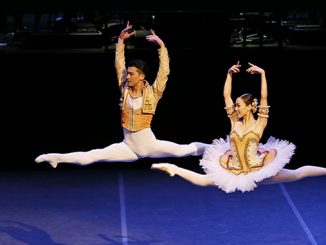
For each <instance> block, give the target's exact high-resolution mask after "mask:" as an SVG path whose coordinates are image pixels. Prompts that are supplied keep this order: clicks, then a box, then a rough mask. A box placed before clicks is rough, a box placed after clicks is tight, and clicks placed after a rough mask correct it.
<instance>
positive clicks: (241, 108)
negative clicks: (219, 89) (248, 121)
mask: <svg viewBox="0 0 326 245" xmlns="http://www.w3.org/2000/svg"><path fill="white" fill-rule="evenodd" d="M235 111H236V112H237V115H238V118H243V117H244V116H245V115H246V114H247V113H250V112H251V105H246V103H245V102H244V101H243V99H241V98H240V97H239V98H237V100H236V102H235Z"/></svg>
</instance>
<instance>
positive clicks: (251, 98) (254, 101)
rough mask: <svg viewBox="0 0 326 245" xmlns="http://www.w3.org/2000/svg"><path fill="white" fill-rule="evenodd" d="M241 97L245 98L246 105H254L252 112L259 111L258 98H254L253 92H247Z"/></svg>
mask: <svg viewBox="0 0 326 245" xmlns="http://www.w3.org/2000/svg"><path fill="white" fill-rule="evenodd" d="M240 98H241V99H242V100H243V102H244V103H245V104H246V105H251V106H252V109H251V110H252V112H253V113H255V112H256V111H257V107H258V100H257V99H256V98H254V96H253V95H252V94H249V93H246V94H243V95H241V96H240Z"/></svg>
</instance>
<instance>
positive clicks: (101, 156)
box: [35, 142, 139, 168]
mask: <svg viewBox="0 0 326 245" xmlns="http://www.w3.org/2000/svg"><path fill="white" fill-rule="evenodd" d="M138 159H139V158H138V156H137V155H136V154H135V153H134V152H133V151H132V150H131V149H130V148H129V147H128V146H127V145H126V144H125V143H124V142H121V143H115V144H112V145H110V146H108V147H106V148H103V149H94V150H90V151H86V152H82V151H80V152H71V153H49V154H42V155H40V156H38V157H37V158H36V159H35V162H37V163H40V162H49V164H50V165H51V166H52V167H53V168H56V167H57V165H58V163H61V162H64V163H71V164H77V165H88V164H91V163H95V162H99V161H103V162H133V161H136V160H138Z"/></svg>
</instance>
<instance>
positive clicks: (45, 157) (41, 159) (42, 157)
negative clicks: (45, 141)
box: [35, 154, 58, 168]
mask: <svg viewBox="0 0 326 245" xmlns="http://www.w3.org/2000/svg"><path fill="white" fill-rule="evenodd" d="M35 162H36V163H41V162H48V163H49V164H50V165H51V166H52V167H53V168H56V167H57V166H58V162H57V161H55V160H54V159H51V156H49V155H48V154H42V155H40V156H38V157H37V158H35Z"/></svg>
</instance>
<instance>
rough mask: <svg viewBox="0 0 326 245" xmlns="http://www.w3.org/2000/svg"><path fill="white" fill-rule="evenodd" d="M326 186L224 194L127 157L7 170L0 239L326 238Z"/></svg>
mask: <svg viewBox="0 0 326 245" xmlns="http://www.w3.org/2000/svg"><path fill="white" fill-rule="evenodd" d="M136 164H137V163H136ZM129 166H130V165H129ZM325 187H326V178H325V177H314V178H307V179H304V180H301V181H298V182H294V183H287V184H276V185H268V186H259V187H258V188H256V189H255V190H254V191H252V192H248V193H241V192H236V193H231V194H226V193H224V192H223V191H221V190H219V189H217V188H214V187H199V186H195V185H192V184H190V183H188V182H186V181H184V180H182V179H181V178H179V177H174V178H171V177H169V176H167V175H166V174H164V173H162V172H156V171H152V170H150V169H149V168H144V169H140V168H139V169H138V168H129V167H128V164H127V165H126V166H125V167H122V168H100V169H96V168H87V167H86V168H82V167H76V168H73V169H64V168H60V167H58V168H57V169H42V170H35V171H19V170H16V171H14V170H13V171H1V172H0V193H1V197H0V208H1V212H0V244H1V245H23V244H29V245H117V244H123V245H127V244H129V245H163V244H164V245H165V244H166V245H183V244H184V245H190V244H191V245H196V244H199V245H209V244H212V245H216V244H241V245H246V244H248V245H258V244H259V245H261V244H264V245H266V244H273V245H274V244H275V245H276V244H277V245H288V244H295V245H305V244H307V245H308V244H320V245H322V244H326V188H325Z"/></svg>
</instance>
